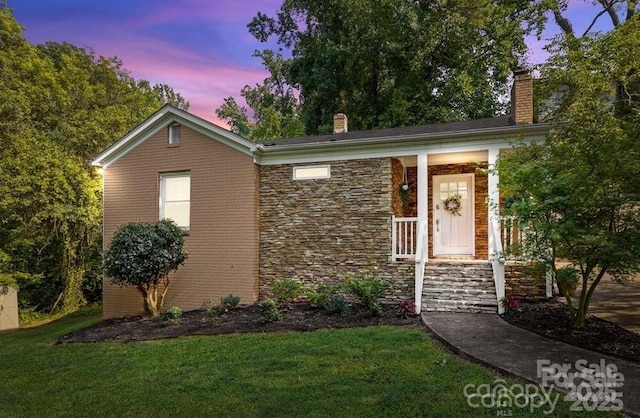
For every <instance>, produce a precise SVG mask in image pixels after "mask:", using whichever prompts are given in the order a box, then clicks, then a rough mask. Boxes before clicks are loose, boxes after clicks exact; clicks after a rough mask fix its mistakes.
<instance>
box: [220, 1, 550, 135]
mask: <svg viewBox="0 0 640 418" xmlns="http://www.w3.org/2000/svg"><path fill="white" fill-rule="evenodd" d="M532 10H533V8H532V7H531V6H530V4H529V2H526V1H519V0H514V1H509V2H498V3H491V2H471V1H461V2H440V1H438V2H426V1H415V2H404V1H397V0H382V1H380V0H347V1H343V0H341V1H338V0H327V1H321V2H319V1H314V0H286V1H284V2H283V4H282V6H281V8H280V10H279V11H278V12H277V15H276V16H275V17H270V16H267V15H265V14H263V13H258V15H257V16H256V17H255V18H254V19H253V21H252V22H251V23H250V24H249V30H250V32H251V33H252V34H253V35H254V37H255V38H256V39H258V40H259V41H263V42H266V41H267V40H269V39H275V40H276V41H277V43H278V44H279V45H280V47H281V48H282V49H286V50H288V51H290V53H291V57H290V58H288V59H284V58H282V57H281V56H279V55H277V54H275V53H274V52H273V51H271V50H268V49H267V50H264V51H262V52H260V53H259V54H258V55H259V56H260V57H261V58H262V59H263V62H264V63H265V67H266V68H267V69H268V70H269V71H270V73H271V75H272V77H270V78H268V79H267V80H265V83H264V84H263V85H262V86H260V85H258V86H256V87H255V88H248V87H245V89H243V92H242V96H243V97H245V99H246V98H247V96H248V94H247V93H249V92H250V91H251V92H255V91H260V90H262V89H266V90H268V91H270V93H271V94H272V96H275V97H276V98H278V97H279V98H286V100H285V102H287V103H292V104H291V105H288V106H284V107H280V108H278V107H276V109H277V110H278V112H276V114H277V116H279V117H281V118H282V117H285V116H286V117H292V118H296V117H298V115H299V118H300V119H301V121H302V122H303V123H304V127H305V132H306V133H307V134H317V133H326V132H329V131H330V130H331V121H332V116H333V115H334V114H335V113H338V112H344V113H346V114H347V115H348V116H349V123H350V125H351V126H352V127H353V128H355V129H372V128H380V127H393V126H402V125H416V124H424V123H430V122H442V121H454V120H464V119H473V118H479V117H488V116H494V115H496V114H497V113H500V112H501V111H502V110H503V107H502V105H501V104H500V103H499V101H498V97H499V96H500V95H502V94H504V93H505V91H506V82H507V78H508V76H509V75H510V73H511V71H512V70H513V68H514V67H517V66H518V65H520V64H522V62H523V59H524V55H523V54H524V52H525V50H526V47H525V44H524V41H523V34H524V33H525V32H527V31H529V27H528V26H526V25H524V26H523V24H524V22H530V23H531V24H532V25H535V24H536V23H537V22H539V21H540V18H536V16H538V15H536V14H535V13H533V12H532ZM274 63H276V64H277V66H276V67H275V68H274V66H273V65H272V64H274ZM272 86H276V87H277V88H274V89H272V88H271V87H272ZM292 89H293V90H292ZM294 91H295V92H298V93H299V94H298V95H297V96H296V95H295V94H293V92H294ZM283 93H284V94H283ZM272 96H269V97H268V98H267V99H266V100H258V101H257V102H256V101H253V100H247V105H248V106H249V109H246V108H241V107H237V106H236V107H234V106H233V104H234V103H235V101H234V100H233V99H231V98H228V99H227V102H226V103H225V106H223V111H222V113H221V114H220V116H221V117H223V118H225V119H226V120H227V121H228V122H229V123H230V124H231V126H232V128H234V129H237V131H238V132H243V131H242V129H240V128H239V127H243V128H245V129H248V131H249V132H252V131H251V126H249V125H247V120H250V119H251V112H254V113H256V114H257V115H258V123H260V121H261V120H262V119H261V115H262V111H263V109H270V106H269V103H270V101H271V100H272V98H273V97H272ZM296 98H297V99H298V104H297V106H296V105H293V99H296ZM231 110H237V111H231ZM245 132H246V131H245ZM274 132H275V131H270V132H268V133H267V134H273V133H274Z"/></svg>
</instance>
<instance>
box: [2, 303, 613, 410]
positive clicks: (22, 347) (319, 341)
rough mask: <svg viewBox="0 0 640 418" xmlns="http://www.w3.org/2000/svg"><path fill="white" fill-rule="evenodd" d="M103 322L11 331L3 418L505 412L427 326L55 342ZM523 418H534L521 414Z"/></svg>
mask: <svg viewBox="0 0 640 418" xmlns="http://www.w3.org/2000/svg"><path fill="white" fill-rule="evenodd" d="M98 320H99V317H98V316H96V315H95V314H94V315H90V316H75V317H71V318H64V319H61V320H58V321H56V322H52V323H49V324H46V325H43V326H40V327H37V328H33V329H27V330H21V331H18V332H13V333H9V334H3V335H0V416H2V417H4V416H7V417H21V416H33V417H45V416H46V417H81V416H87V417H96V416H118V417H120V416H131V417H182V416H212V417H213V416H233V417H244V416H246V417H253V416H258V417H271V416H291V417H307V416H315V417H326V416H331V417H359V416H367V417H368V416H439V417H445V416H451V417H461V416H493V417H495V416H496V414H497V412H498V411H497V410H496V409H485V408H471V407H469V406H468V405H467V402H466V398H465V396H464V394H463V387H464V386H465V385H466V384H468V383H474V384H482V383H487V384H491V383H493V381H494V380H495V379H496V376H495V375H494V374H493V373H491V372H490V371H488V370H487V369H484V368H482V367H480V366H478V365H475V364H470V363H468V362H465V361H462V360H459V359H457V358H455V357H454V356H452V355H450V354H448V353H447V352H445V351H444V350H442V349H441V348H439V347H437V346H435V345H434V344H433V343H432V342H431V341H430V339H429V337H428V336H427V335H426V334H425V333H424V332H423V331H421V330H417V329H408V328H395V327H373V328H360V329H347V330H325V331H318V332H310V333H280V334H253V335H230V336H214V337H197V338H196V337H194V338H180V339H174V340H164V341H154V342H142V343H101V344H67V345H52V344H51V341H52V340H53V339H55V338H56V337H57V336H59V335H62V334H64V333H66V332H69V331H71V330H72V329H75V328H79V327H84V326H87V325H90V324H92V323H95V322H97V321H98ZM444 360H446V362H445V361H444ZM512 383H515V382H514V381H510V382H509V384H512ZM569 405H570V404H569V403H567V402H563V401H560V402H558V406H557V407H556V410H555V412H554V414H553V416H578V413H574V414H570V413H569V412H568V409H569ZM512 414H513V416H523V415H524V416H529V415H530V414H529V412H528V411H526V410H521V409H517V408H512ZM537 415H538V416H543V414H542V413H541V412H539V413H538V414H537ZM593 416H603V415H602V414H601V413H599V414H597V415H595V414H594V415H593Z"/></svg>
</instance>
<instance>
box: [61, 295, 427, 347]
mask: <svg viewBox="0 0 640 418" xmlns="http://www.w3.org/2000/svg"><path fill="white" fill-rule="evenodd" d="M397 310H398V307H397V306H395V305H383V311H382V315H381V316H378V317H370V316H369V315H367V313H365V312H354V313H351V314H350V315H347V316H339V315H329V314H327V313H326V312H325V311H323V310H321V309H317V308H313V307H311V306H310V305H309V304H308V303H303V302H300V303H294V304H291V305H290V308H288V309H282V313H283V314H284V318H283V319H282V320H281V321H276V322H268V323H263V322H262V321H261V319H260V312H259V310H258V306H257V305H251V306H245V307H239V308H236V309H234V310H232V311H230V312H227V313H226V314H224V315H223V316H221V317H220V318H219V320H218V324H217V325H216V326H213V325H212V323H211V321H210V319H209V318H207V316H206V314H205V311H204V310H202V309H200V310H194V311H188V312H185V313H184V314H183V315H182V317H181V318H180V321H179V322H178V323H175V324H170V323H166V322H165V320H164V318H162V317H159V318H145V317H135V318H121V319H108V320H105V321H102V322H99V323H97V324H95V325H93V326H90V327H87V328H83V329H79V330H76V331H74V332H72V333H70V334H67V335H64V336H63V337H61V338H60V339H59V340H58V341H57V342H58V343H71V342H102V341H144V340H156V339H162V338H175V337H181V336H187V335H217V334H236V333H248V332H278V331H313V330H317V329H322V328H355V327H366V326H372V325H406V326H416V327H419V326H421V325H422V323H421V321H420V318H419V317H418V316H414V317H409V318H403V317H401V316H398V315H397Z"/></svg>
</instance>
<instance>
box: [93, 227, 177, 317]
mask: <svg viewBox="0 0 640 418" xmlns="http://www.w3.org/2000/svg"><path fill="white" fill-rule="evenodd" d="M183 245H184V239H183V237H182V229H180V227H178V226H177V225H176V224H175V222H173V221H171V220H166V219H165V220H161V221H158V222H156V223H155V224H149V223H130V224H126V225H123V226H122V227H120V228H119V229H118V231H116V233H115V234H114V236H113V239H112V240H111V245H110V246H109V250H108V251H107V253H106V254H105V259H104V273H105V275H106V276H107V277H110V278H111V280H112V282H113V283H115V284H117V285H120V286H135V287H136V289H137V290H138V292H140V294H141V295H142V298H143V299H144V310H145V312H146V313H147V314H148V315H151V316H153V317H157V316H158V315H159V314H160V309H161V308H162V305H163V303H164V298H165V296H166V294H167V291H168V290H169V273H170V272H172V271H175V270H177V269H178V267H179V266H180V265H182V264H184V262H185V260H186V259H187V252H186V251H185V250H184V249H183V248H182V247H183Z"/></svg>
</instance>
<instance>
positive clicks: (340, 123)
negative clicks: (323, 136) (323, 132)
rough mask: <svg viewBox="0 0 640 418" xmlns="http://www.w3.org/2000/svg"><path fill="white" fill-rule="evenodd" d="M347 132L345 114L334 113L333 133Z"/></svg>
mask: <svg viewBox="0 0 640 418" xmlns="http://www.w3.org/2000/svg"><path fill="white" fill-rule="evenodd" d="M347 132H349V129H348V126H347V115H345V114H344V113H336V114H335V115H334V116H333V133H334V134H344V133H347Z"/></svg>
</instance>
